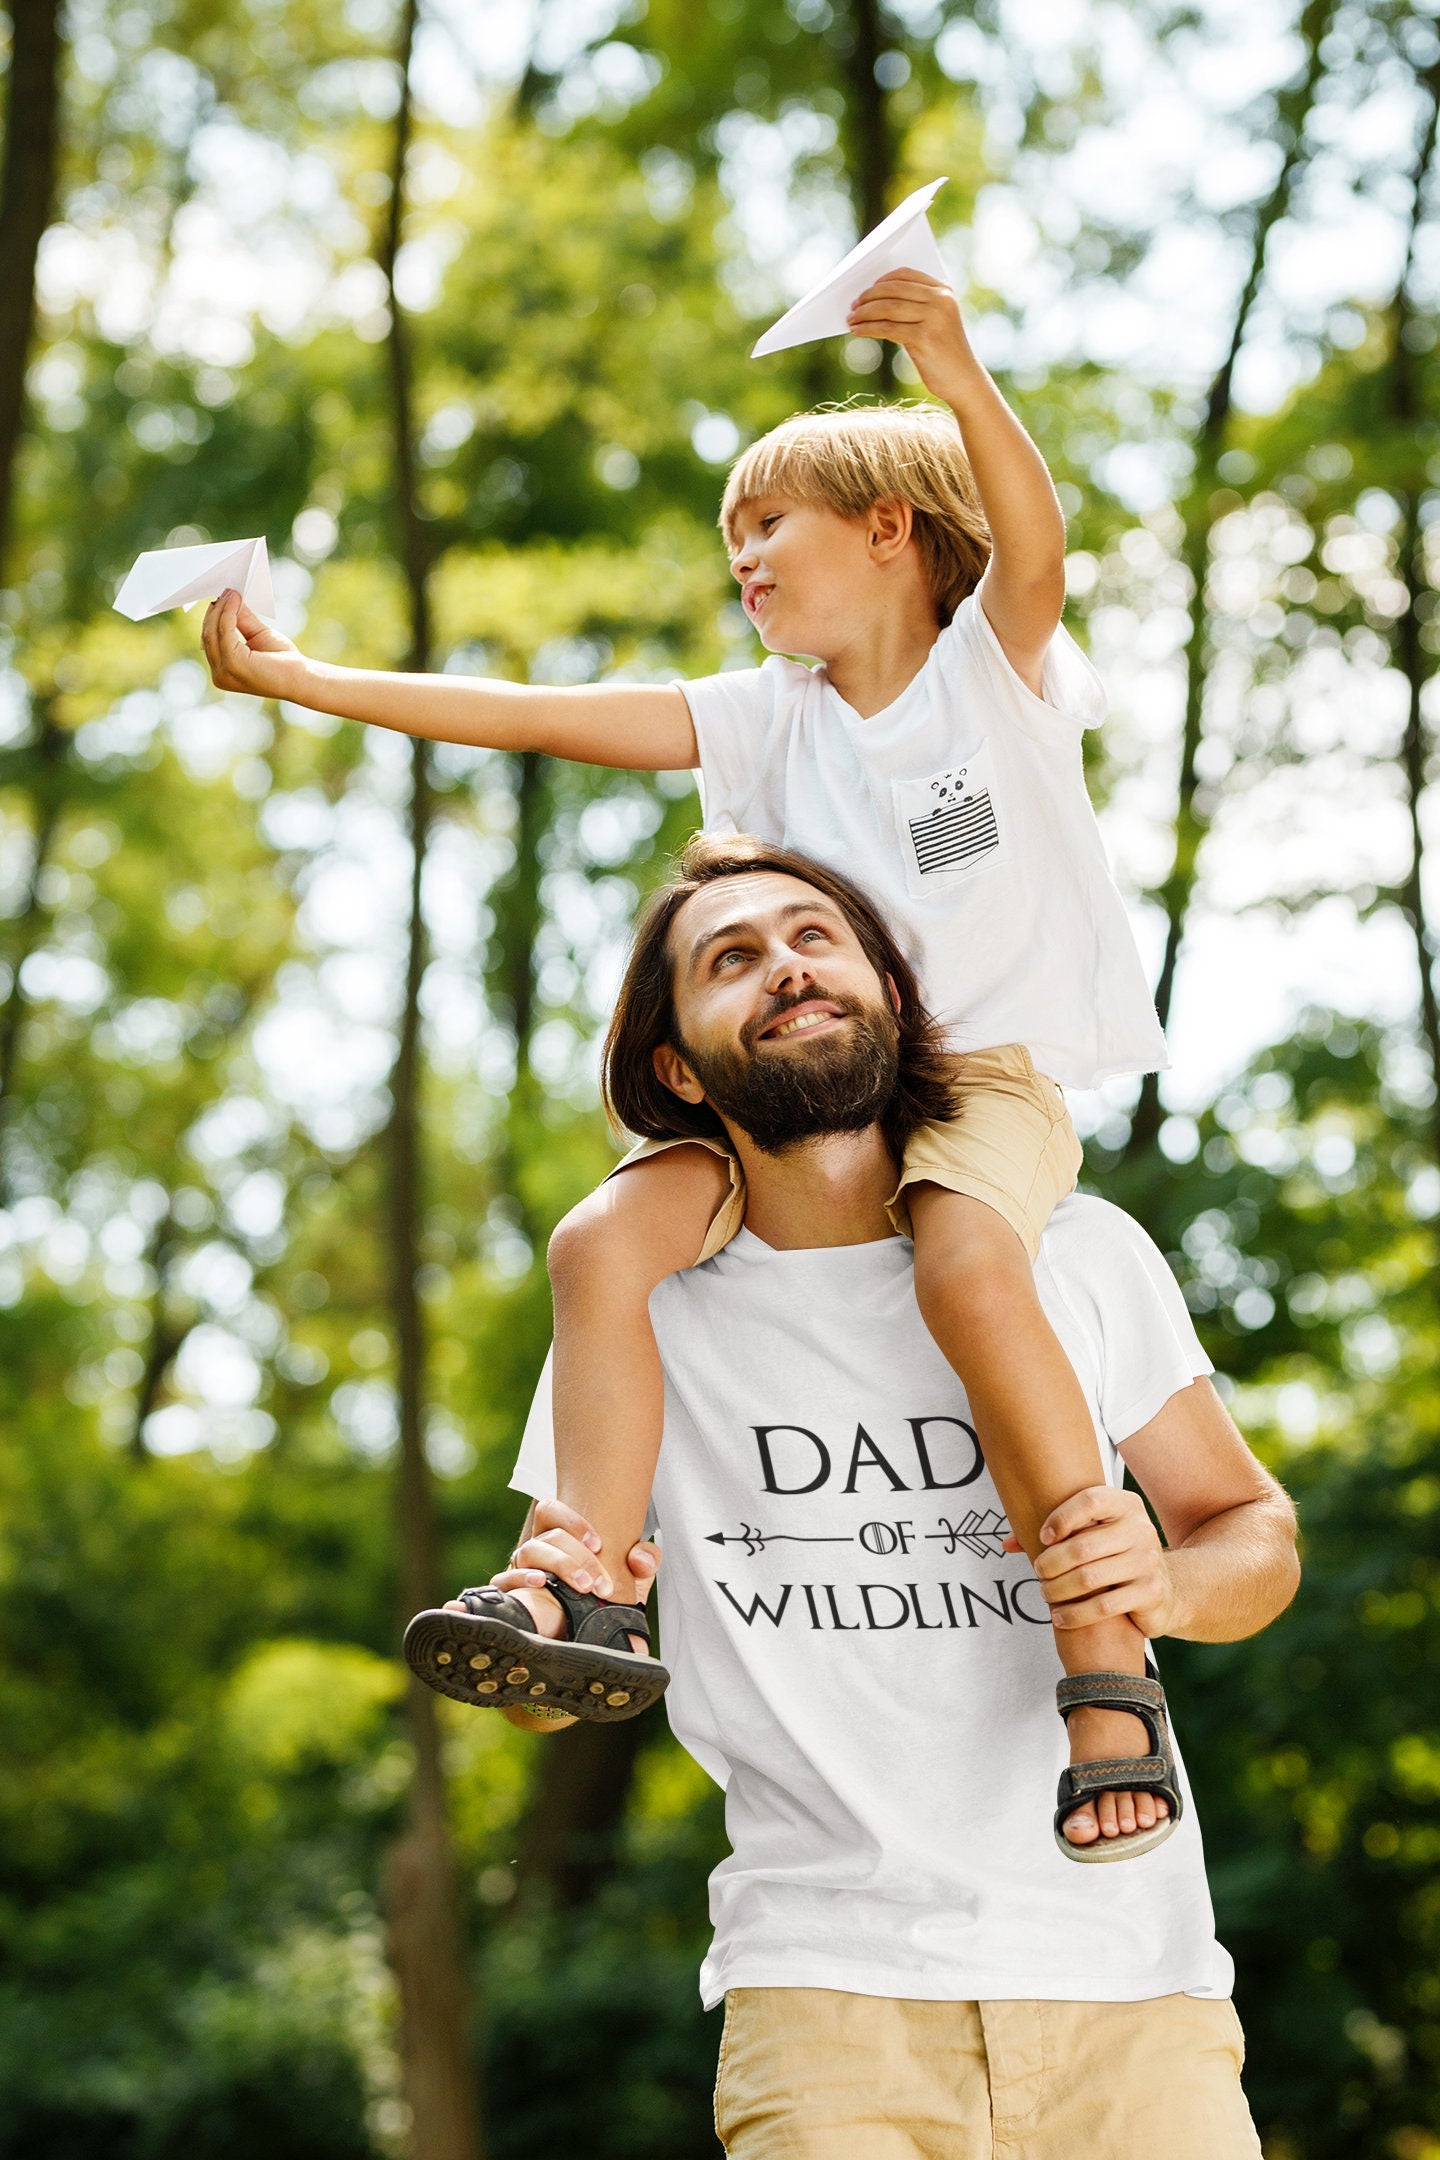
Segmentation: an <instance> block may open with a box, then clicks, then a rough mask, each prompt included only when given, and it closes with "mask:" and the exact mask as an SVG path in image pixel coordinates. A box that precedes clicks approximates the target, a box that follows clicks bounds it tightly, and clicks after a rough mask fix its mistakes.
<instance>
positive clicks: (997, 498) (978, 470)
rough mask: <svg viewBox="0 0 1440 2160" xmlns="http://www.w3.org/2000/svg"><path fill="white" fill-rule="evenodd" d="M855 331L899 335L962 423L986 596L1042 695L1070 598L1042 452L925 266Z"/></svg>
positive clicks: (875, 297) (1021, 671)
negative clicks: (985, 533)
mask: <svg viewBox="0 0 1440 2160" xmlns="http://www.w3.org/2000/svg"><path fill="white" fill-rule="evenodd" d="M850 328H851V330H852V331H853V332H854V333H855V335H856V336H857V337H875V338H893V339H894V340H895V342H896V343H897V344H900V345H903V346H904V347H905V350H906V352H908V353H909V355H910V358H911V359H912V360H913V361H914V363H915V366H916V369H917V371H918V373H919V376H920V380H921V381H922V382H923V383H924V385H925V387H926V389H927V390H928V391H929V392H930V393H931V395H932V396H933V397H937V398H943V399H944V401H945V403H946V404H947V405H948V406H949V407H950V410H951V411H952V412H953V413H954V415H955V418H956V420H957V421H958V422H959V426H960V435H961V439H962V440H963V442H964V444H965V455H966V456H967V457H968V458H969V460H970V469H971V471H972V472H973V473H974V475H975V485H976V487H977V489H978V490H979V493H980V502H981V505H982V507H983V509H984V512H985V517H986V521H987V523H988V524H989V527H990V539H991V545H992V549H993V552H992V554H991V557H990V567H989V568H988V569H987V571H986V572H985V576H984V578H983V580H982V581H981V586H980V604H981V606H982V607H983V608H984V610H985V614H986V617H987V619H988V620H989V623H990V626H991V628H992V629H993V630H994V632H995V635H996V637H998V638H999V640H1000V643H1001V645H1002V646H1003V647H1004V649H1005V657H1006V659H1007V660H1008V661H1009V662H1010V665H1011V666H1012V667H1013V668H1014V670H1015V672H1016V674H1017V675H1018V676H1019V677H1020V679H1021V681H1022V682H1024V683H1025V684H1027V685H1028V687H1029V688H1030V689H1031V690H1033V691H1034V692H1035V695H1036V696H1037V697H1039V696H1041V695H1042V694H1043V691H1042V671H1043V669H1044V665H1045V648H1046V646H1047V645H1048V644H1049V643H1050V640H1051V638H1052V637H1053V636H1054V635H1055V630H1056V626H1057V624H1058V623H1059V621H1060V612H1061V609H1062V608H1063V607H1064V605H1065V513H1064V512H1063V511H1062V509H1061V508H1060V502H1059V498H1058V497H1057V495H1056V493H1055V485H1054V482H1053V481H1052V480H1051V478H1050V474H1049V471H1048V469H1047V467H1046V464H1045V460H1044V458H1043V457H1042V456H1041V455H1040V452H1039V451H1038V450H1037V449H1036V447H1035V445H1034V443H1033V442H1032V441H1031V440H1030V437H1029V436H1028V435H1027V434H1026V432H1025V430H1024V428H1023V427H1022V426H1021V425H1020V422H1019V421H1018V420H1017V419H1016V417H1015V415H1014V413H1013V412H1011V410H1010V407H1009V406H1008V405H1007V404H1006V402H1005V400H1004V398H1003V397H1002V396H1001V394H1000V392H999V390H998V389H997V388H996V385H995V383H994V381H993V380H992V378H991V376H990V375H989V373H988V372H987V371H986V369H985V368H984V367H982V366H981V364H980V362H979V360H978V359H977V358H976V356H975V352H974V348H973V347H972V346H971V343H970V340H969V337H968V336H967V335H966V331H965V323H964V319H963V317H962V316H961V313H960V303H959V302H958V300H957V299H956V297H955V295H954V293H953V292H952V291H951V289H950V287H949V286H948V285H942V284H941V283H940V281H939V279H938V278H932V277H927V276H926V274H925V272H924V271H923V270H897V271H894V272H893V273H892V274H891V275H890V276H889V277H883V278H880V279H878V280H877V282H876V283H875V284H874V285H872V286H871V287H870V290H869V291H868V292H866V293H862V295H861V297H860V299H859V300H858V301H857V302H856V304H855V306H854V307H853V308H852V309H851V311H850Z"/></svg>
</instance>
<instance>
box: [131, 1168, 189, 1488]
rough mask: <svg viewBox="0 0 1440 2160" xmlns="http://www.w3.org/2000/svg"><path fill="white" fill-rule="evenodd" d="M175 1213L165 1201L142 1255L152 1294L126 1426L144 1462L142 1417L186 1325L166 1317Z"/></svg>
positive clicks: (135, 1456) (133, 1448) (150, 1406)
mask: <svg viewBox="0 0 1440 2160" xmlns="http://www.w3.org/2000/svg"><path fill="white" fill-rule="evenodd" d="M175 1232H176V1223H175V1217H174V1215H173V1214H172V1213H171V1211H170V1205H169V1204H168V1203H167V1205H166V1208H165V1213H164V1214H163V1215H162V1216H161V1218H160V1220H159V1222H158V1223H157V1224H156V1225H155V1234H154V1236H153V1237H152V1238H151V1240H150V1250H149V1252H148V1254H147V1255H146V1258H147V1259H148V1261H149V1263H150V1272H151V1273H152V1274H153V1276H154V1277H155V1295H154V1297H153V1298H152V1299H151V1301H150V1347H149V1349H148V1350H147V1351H146V1353H145V1370H144V1372H143V1373H142V1374H141V1376H140V1386H139V1388H138V1390H137V1391H136V1396H135V1422H134V1424H133V1425H132V1426H131V1428H130V1449H129V1452H130V1456H131V1458H132V1460H133V1461H135V1462H144V1461H145V1459H146V1457H145V1421H146V1419H147V1418H148V1417H149V1416H150V1413H151V1411H152V1410H153V1409H154V1408H155V1405H156V1403H157V1402H158V1401H159V1399H160V1390H161V1388H162V1387H163V1386H164V1385H165V1376H166V1374H167V1373H168V1372H169V1370H170V1367H171V1366H172V1365H173V1363H174V1362H175V1358H176V1356H177V1354H178V1352H179V1349H180V1345H181V1344H182V1343H183V1342H184V1340H185V1336H186V1334H187V1332H188V1330H187V1329H185V1328H181V1327H176V1326H175V1325H174V1323H173V1322H172V1320H171V1319H170V1317H169V1313H168V1311H167V1305H168V1300H169V1284H170V1270H171V1268H172V1266H173V1265H174V1260H175V1247H176V1242H177V1241H176V1235H175Z"/></svg>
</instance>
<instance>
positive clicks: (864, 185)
mask: <svg viewBox="0 0 1440 2160" xmlns="http://www.w3.org/2000/svg"><path fill="white" fill-rule="evenodd" d="M846 20H847V22H848V25H849V29H850V37H849V40H848V44H847V47H846V50H845V51H844V54H843V57H842V60H841V64H840V70H841V84H842V87H843V89H844V92H845V118H844V120H843V122H842V135H841V139H842V142H843V144H844V148H845V169H846V178H847V180H848V182H849V187H850V200H851V203H852V204H853V205H854V210H855V223H856V225H857V226H858V228H859V231H860V233H861V234H862V235H863V234H865V233H867V232H869V231H871V230H872V228H873V227H874V226H876V225H878V224H879V223H880V221H881V219H882V218H883V217H885V216H886V214H887V212H888V211H889V208H890V183H891V182H892V180H893V179H894V177H895V131H894V128H893V127H892V126H891V123H890V111H889V107H888V105H887V103H886V99H885V91H884V87H883V85H882V84H881V82H880V79H879V77H878V76H877V75H876V73H875V64H876V62H877V61H878V60H879V58H880V55H881V53H882V52H884V50H885V48H886V43H887V36H888V33H887V29H886V24H885V18H884V13H883V11H882V9H881V7H880V4H879V0H850V5H849V7H848V8H847V9H846ZM876 384H877V387H878V388H879V389H880V390H882V391H883V392H884V393H885V395H886V396H888V395H889V394H890V392H891V391H893V389H894V388H895V347H894V346H893V345H882V346H881V348H880V366H879V369H878V371H877V374H876Z"/></svg>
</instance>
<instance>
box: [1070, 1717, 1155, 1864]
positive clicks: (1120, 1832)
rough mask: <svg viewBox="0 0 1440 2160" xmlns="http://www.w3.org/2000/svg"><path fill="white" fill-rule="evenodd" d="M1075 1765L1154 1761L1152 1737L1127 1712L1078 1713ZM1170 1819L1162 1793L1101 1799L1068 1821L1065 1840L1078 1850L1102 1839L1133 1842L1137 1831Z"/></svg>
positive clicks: (1073, 1732)
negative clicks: (1150, 1756)
mask: <svg viewBox="0 0 1440 2160" xmlns="http://www.w3.org/2000/svg"><path fill="white" fill-rule="evenodd" d="M1066 1723H1067V1725H1068V1726H1069V1728H1070V1761H1071V1763H1072V1765H1074V1764H1078V1763H1088V1762H1100V1761H1108V1760H1109V1759H1111V1758H1112V1757H1116V1756H1120V1757H1124V1756H1126V1755H1148V1754H1149V1753H1150V1736H1149V1734H1148V1733H1147V1732H1146V1730H1145V1727H1144V1725H1143V1724H1142V1723H1141V1721H1140V1719H1139V1718H1137V1717H1132V1716H1131V1715H1130V1714H1129V1712H1128V1711H1125V1710H1096V1709H1092V1708H1087V1709H1083V1710H1072V1711H1071V1713H1070V1715H1069V1717H1068V1718H1067V1719H1066ZM1169 1813H1170V1805H1169V1802H1168V1801H1166V1800H1162V1799H1161V1798H1160V1797H1159V1795H1158V1794H1156V1793H1148V1792H1138V1793H1128V1792H1120V1793H1101V1795H1100V1797H1099V1798H1098V1800H1087V1801H1086V1802H1085V1803H1084V1805H1083V1806H1081V1807H1077V1808H1076V1809H1075V1810H1074V1812H1073V1813H1072V1814H1070V1815H1068V1816H1067V1817H1066V1819H1065V1824H1064V1835H1065V1836H1066V1837H1067V1838H1068V1839H1069V1840H1070V1842H1071V1844H1072V1845H1093V1844H1095V1843H1096V1842H1097V1840H1098V1839H1100V1838H1119V1837H1130V1836H1133V1834H1134V1833H1135V1832H1136V1831H1137V1830H1153V1829H1154V1827H1155V1825H1156V1823H1158V1822H1163V1821H1164V1820H1165V1818H1166V1817H1167V1816H1168V1815H1169Z"/></svg>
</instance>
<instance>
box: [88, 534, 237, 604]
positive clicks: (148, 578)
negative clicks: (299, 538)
mask: <svg viewBox="0 0 1440 2160" xmlns="http://www.w3.org/2000/svg"><path fill="white" fill-rule="evenodd" d="M232 585H233V586H234V587H235V588H236V590H237V591H239V592H240V593H242V594H243V595H244V597H245V599H246V600H247V601H248V603H249V605H250V606H251V607H252V608H253V609H254V610H255V613H256V614H257V615H273V614H274V613H275V589H274V587H273V586H272V585H271V583H270V557H269V554H268V552H267V550H266V547H265V542H264V540H263V539H259V540H217V541H209V542H207V543H206V545H205V546H204V547H182V548H147V549H146V551H145V553H144V554H143V555H142V556H140V557H139V558H138V560H137V561H136V564H135V567H134V569H133V570H132V571H131V572H130V575H129V577H127V578H126V580H125V582H124V584H123V585H122V586H121V588H120V590H119V592H118V593H116V595H115V607H116V610H117V611H118V613H120V614H121V615H128V616H129V618H130V620H131V622H143V621H144V619H145V617H146V616H147V615H163V614H164V613H165V611H166V609H167V608H177V607H190V606H192V605H193V603H194V602H195V601H197V600H218V599H219V597H220V595H221V593H222V592H226V591H228V589H229V588H230V587H231V586H232Z"/></svg>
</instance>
